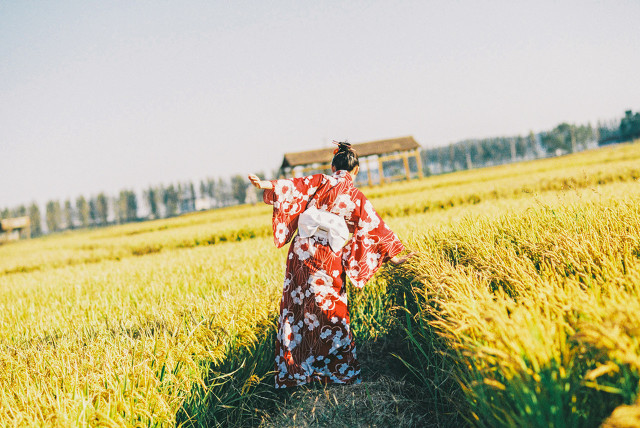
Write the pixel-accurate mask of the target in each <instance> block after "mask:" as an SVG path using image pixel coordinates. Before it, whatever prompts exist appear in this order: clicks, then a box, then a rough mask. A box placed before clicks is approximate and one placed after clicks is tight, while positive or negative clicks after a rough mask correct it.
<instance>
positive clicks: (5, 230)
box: [0, 217, 31, 244]
mask: <svg viewBox="0 0 640 428" xmlns="http://www.w3.org/2000/svg"><path fill="white" fill-rule="evenodd" d="M28 238H31V219H30V218H29V217H15V218H5V219H3V220H0V244H2V243H5V242H9V241H17V240H19V239H28Z"/></svg>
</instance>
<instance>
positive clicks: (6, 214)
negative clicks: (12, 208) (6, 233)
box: [0, 208, 11, 218]
mask: <svg viewBox="0 0 640 428" xmlns="http://www.w3.org/2000/svg"><path fill="white" fill-rule="evenodd" d="M9 217H11V214H10V213H9V208H5V209H3V210H2V211H1V212H0V218H9Z"/></svg>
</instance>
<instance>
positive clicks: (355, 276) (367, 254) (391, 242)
mask: <svg viewBox="0 0 640 428" xmlns="http://www.w3.org/2000/svg"><path fill="white" fill-rule="evenodd" d="M361 207H362V208H361V213H360V218H359V220H358V222H357V224H356V228H355V230H354V232H353V236H352V237H351V241H350V242H349V243H348V244H347V246H346V247H345V251H344V253H343V260H342V261H343V266H344V268H345V270H346V272H347V276H348V277H349V279H350V280H351V282H353V284H354V285H355V286H356V287H358V288H362V287H364V285H365V283H366V282H367V281H369V280H370V279H371V277H372V276H373V275H374V274H375V273H376V272H377V271H378V269H380V266H382V264H383V263H384V262H386V261H388V260H389V259H391V258H392V257H394V256H395V255H397V254H398V253H400V252H401V251H402V250H403V249H404V245H402V242H400V240H399V239H398V237H397V236H396V235H395V233H393V231H392V230H391V229H389V227H388V226H387V225H386V224H385V223H384V221H382V219H381V218H380V216H379V215H378V213H377V212H375V210H374V209H373V205H371V202H369V201H368V200H367V199H366V198H363V201H362V202H361Z"/></svg>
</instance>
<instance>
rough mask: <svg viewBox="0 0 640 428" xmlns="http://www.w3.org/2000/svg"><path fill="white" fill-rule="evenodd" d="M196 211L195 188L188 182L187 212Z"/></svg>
mask: <svg viewBox="0 0 640 428" xmlns="http://www.w3.org/2000/svg"><path fill="white" fill-rule="evenodd" d="M195 210H196V188H195V186H194V185H193V182H192V181H190V182H189V211H195Z"/></svg>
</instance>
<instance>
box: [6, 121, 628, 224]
mask: <svg viewBox="0 0 640 428" xmlns="http://www.w3.org/2000/svg"><path fill="white" fill-rule="evenodd" d="M635 138H640V113H637V112H636V113H633V111H631V110H628V111H626V112H625V115H624V117H623V118H622V119H619V120H611V121H605V122H602V121H601V122H598V123H597V124H596V126H591V124H586V125H575V124H569V123H561V124H559V125H558V126H556V127H555V128H553V129H552V130H550V131H544V132H540V133H538V134H534V133H533V132H530V133H529V134H528V135H524V136H523V135H517V136H510V137H494V138H483V139H471V140H464V141H459V142H457V143H453V144H449V145H448V146H442V147H436V148H431V149H423V150H421V160H422V164H423V171H424V174H425V175H431V174H442V173H446V172H451V171H458V170H463V169H471V168H477V167H482V166H491V165H499V164H504V163H509V162H517V161H522V160H531V159H536V158H541V157H548V156H557V155H562V154H566V153H574V152H577V151H581V150H586V149H588V148H593V147H597V146H599V145H604V144H612V143H617V142H624V141H630V140H633V139H635ZM395 166H396V165H395V164H392V163H390V164H389V167H395ZM398 167H400V166H399V165H398ZM259 175H260V177H261V178H262V179H265V178H266V177H265V175H264V174H259ZM274 175H275V174H274ZM385 175H387V173H385ZM391 175H393V174H391ZM247 192H249V193H247ZM257 198H258V195H257V193H255V191H254V189H253V188H251V187H250V186H249V184H248V182H247V181H246V180H245V177H244V176H242V175H234V176H232V177H231V178H230V179H228V180H225V179H223V178H217V179H215V178H206V179H203V180H200V182H199V183H198V186H196V185H195V184H194V183H193V182H182V183H175V184H169V185H168V186H165V185H157V186H149V188H147V189H146V190H144V191H142V192H141V194H137V193H136V192H135V191H133V190H130V189H125V190H121V191H120V192H119V194H118V195H114V196H109V195H107V194H105V193H104V192H101V193H99V194H97V195H93V196H90V197H88V198H85V197H84V196H82V195H81V196H78V197H77V198H75V199H73V200H72V199H67V200H65V201H64V202H60V201H58V200H50V201H47V203H46V204H45V210H44V218H43V217H42V215H41V213H40V207H39V206H38V204H37V203H35V202H32V203H31V204H30V205H28V206H26V205H20V206H18V207H15V208H13V209H9V208H5V209H3V210H0V219H1V218H12V217H22V216H29V217H30V218H31V236H34V237H35V236H40V235H42V234H44V233H52V232H59V231H63V230H70V229H76V228H87V227H101V226H107V225H111V224H122V223H129V222H134V221H140V220H149V219H159V218H167V217H173V216H176V215H179V214H183V213H188V212H193V211H197V210H204V209H212V208H220V207H225V206H229V205H234V204H242V203H245V202H252V201H255V200H257Z"/></svg>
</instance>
